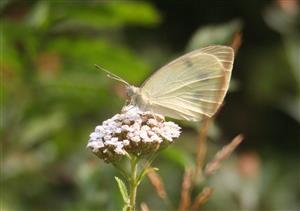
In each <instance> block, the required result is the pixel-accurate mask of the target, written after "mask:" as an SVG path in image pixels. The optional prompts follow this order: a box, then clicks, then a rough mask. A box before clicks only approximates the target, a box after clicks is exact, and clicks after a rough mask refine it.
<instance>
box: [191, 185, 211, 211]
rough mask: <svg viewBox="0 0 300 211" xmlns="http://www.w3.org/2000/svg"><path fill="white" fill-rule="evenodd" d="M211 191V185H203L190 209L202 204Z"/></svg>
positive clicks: (195, 208)
mask: <svg viewBox="0 0 300 211" xmlns="http://www.w3.org/2000/svg"><path fill="white" fill-rule="evenodd" d="M212 193H213V189H212V188H211V187H205V188H204V189H203V190H202V192H201V193H199V194H198V195H197V197H196V199H195V201H194V203H193V205H192V207H191V210H192V211H194V210H197V209H198V208H199V207H200V206H201V205H203V204H204V203H205V202H206V201H207V200H208V199H209V198H210V196H211V194H212Z"/></svg>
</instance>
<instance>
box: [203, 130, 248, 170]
mask: <svg viewBox="0 0 300 211" xmlns="http://www.w3.org/2000/svg"><path fill="white" fill-rule="evenodd" d="M243 139H244V137H243V135H241V134H239V135H238V136H236V137H235V138H234V139H233V140H232V141H231V142H230V143H229V144H228V145H226V146H225V147H223V148H222V149H221V150H220V151H219V152H217V154H216V155H215V157H214V159H213V160H212V161H211V162H209V163H208V164H207V165H206V167H205V170H204V173H205V175H206V176H210V175H212V174H213V173H214V172H215V171H216V170H218V169H219V168H220V166H221V162H222V161H223V160H225V159H226V158H227V157H228V156H229V155H231V153H232V152H233V151H234V150H235V148H236V147H237V146H238V145H239V144H240V143H241V142H242V140H243Z"/></svg>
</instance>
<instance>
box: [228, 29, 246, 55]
mask: <svg viewBox="0 0 300 211" xmlns="http://www.w3.org/2000/svg"><path fill="white" fill-rule="evenodd" d="M242 38H243V34H242V33H241V32H235V33H234V35H233V38H232V41H231V44H230V46H231V47H232V48H233V49H234V52H235V54H236V53H237V52H238V50H239V48H240V47H241V45H242Z"/></svg>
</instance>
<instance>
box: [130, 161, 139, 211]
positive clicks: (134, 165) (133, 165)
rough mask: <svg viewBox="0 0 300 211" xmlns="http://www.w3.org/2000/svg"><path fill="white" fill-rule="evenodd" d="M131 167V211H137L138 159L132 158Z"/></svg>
mask: <svg viewBox="0 0 300 211" xmlns="http://www.w3.org/2000/svg"><path fill="white" fill-rule="evenodd" d="M130 165H131V173H130V196H129V197H130V198H129V200H130V201H129V211H135V201H136V191H137V187H138V181H137V165H138V158H137V157H135V156H132V158H131V160H130Z"/></svg>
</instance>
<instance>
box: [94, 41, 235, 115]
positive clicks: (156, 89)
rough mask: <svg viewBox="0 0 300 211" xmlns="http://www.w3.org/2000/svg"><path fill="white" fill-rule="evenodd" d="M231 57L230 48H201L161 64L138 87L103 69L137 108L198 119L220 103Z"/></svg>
mask: <svg viewBox="0 0 300 211" xmlns="http://www.w3.org/2000/svg"><path fill="white" fill-rule="evenodd" d="M233 60H234V51H233V49H232V48H231V47H227V46H220V45H215V46H208V47H205V48H201V49H198V50H195V51H192V52H190V53H188V54H185V55H183V56H181V57H179V58H177V59H175V60H174V61H172V62H170V63H169V64H167V65H165V66H163V67H162V68H160V69H159V70H157V71H156V72H155V73H154V74H153V75H152V76H151V77H150V78H149V79H148V80H146V81H145V82H144V83H143V84H142V86H141V87H140V88H138V87H135V86H132V85H130V84H128V83H127V82H126V81H124V80H123V79H121V78H120V77H118V76H116V75H114V74H112V73H109V72H108V71H106V70H104V71H106V72H108V76H109V77H111V78H114V79H117V80H119V81H122V82H123V83H125V84H126V86H127V95H128V96H129V97H130V104H132V105H134V106H137V107H139V108H140V109H141V110H143V111H151V112H154V113H157V114H161V115H163V116H168V117H172V118H174V119H180V120H187V121H200V120H201V119H202V118H203V117H204V116H207V117H211V116H213V115H214V114H215V112H216V111H217V110H218V108H219V107H220V105H221V104H222V102H223V99H224V97H225V94H226V92H227V90H228V86H229V82H230V77H231V70H232V66H233ZM99 68H100V67H99ZM100 69H103V68H100Z"/></svg>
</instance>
